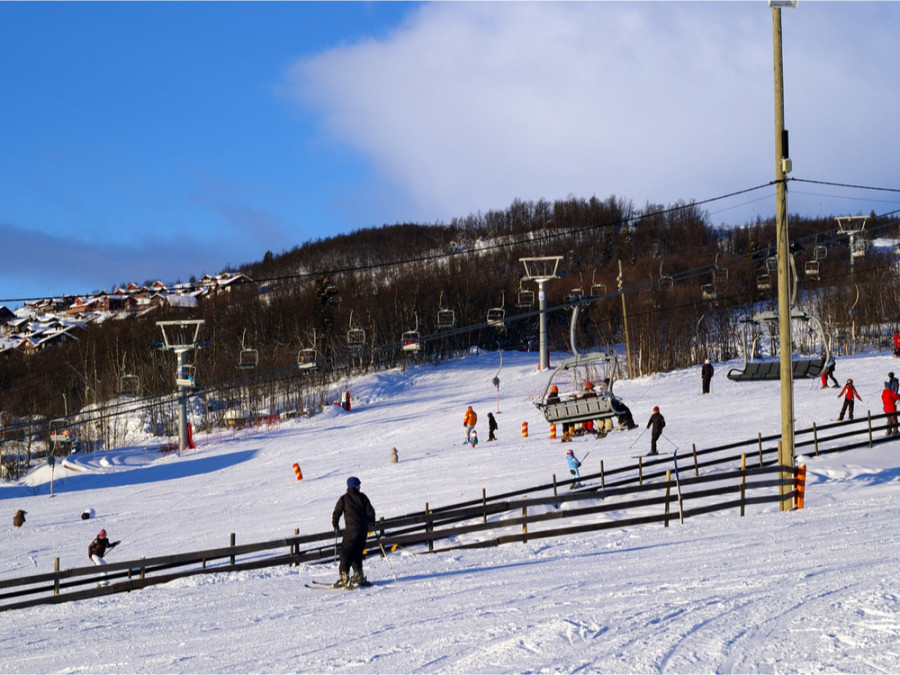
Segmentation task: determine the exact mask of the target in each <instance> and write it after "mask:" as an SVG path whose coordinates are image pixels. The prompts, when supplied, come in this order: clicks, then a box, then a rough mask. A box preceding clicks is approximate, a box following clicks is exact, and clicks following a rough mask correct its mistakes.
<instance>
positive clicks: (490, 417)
mask: <svg viewBox="0 0 900 675" xmlns="http://www.w3.org/2000/svg"><path fill="white" fill-rule="evenodd" d="M488 430H489V431H497V420H495V419H494V416H493V415H491V414H490V413H488Z"/></svg>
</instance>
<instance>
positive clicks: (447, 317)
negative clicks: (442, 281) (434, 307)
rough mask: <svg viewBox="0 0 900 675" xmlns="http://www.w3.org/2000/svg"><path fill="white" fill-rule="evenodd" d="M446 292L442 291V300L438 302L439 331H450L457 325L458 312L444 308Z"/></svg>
mask: <svg viewBox="0 0 900 675" xmlns="http://www.w3.org/2000/svg"><path fill="white" fill-rule="evenodd" d="M443 300H444V291H441V297H440V300H438V307H439V309H438V313H437V329H438V330H449V329H451V328H453V326H455V325H456V312H454V311H453V310H452V309H446V308H445V307H444V303H443Z"/></svg>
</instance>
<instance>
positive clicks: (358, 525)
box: [331, 476, 375, 588]
mask: <svg viewBox="0 0 900 675" xmlns="http://www.w3.org/2000/svg"><path fill="white" fill-rule="evenodd" d="M359 486H360V482H359V478H357V477H356V476H351V477H350V478H348V479H347V492H345V493H344V494H343V495H342V496H341V498H340V499H338V501H337V504H335V506H334V513H333V514H332V516H331V524H332V526H333V527H334V531H335V533H337V530H338V521H339V520H340V518H341V516H342V515H343V516H344V539H343V541H342V542H341V562H340V565H339V570H340V572H341V578H340V579H338V581H337V582H336V583H335V584H334V586H335V588H353V587H354V586H368V585H369V582H368V581H367V580H366V577H365V576H364V575H363V549H364V548H365V545H366V537H367V536H368V532H369V529H370V528H374V526H375V509H374V508H373V507H372V503H371V502H370V501H369V498H368V497H366V495H364V494H363V493H362V492H360V491H359ZM351 567H352V568H353V576H352V577H349V576H348V573H349V571H350V568H351Z"/></svg>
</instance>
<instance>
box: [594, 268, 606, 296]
mask: <svg viewBox="0 0 900 675" xmlns="http://www.w3.org/2000/svg"><path fill="white" fill-rule="evenodd" d="M596 274H597V270H594V272H593V274H591V295H592V296H593V297H595V298H596V297H597V296H598V295H606V284H603V283H599V282H597V281H595V280H594V276H595V275H596Z"/></svg>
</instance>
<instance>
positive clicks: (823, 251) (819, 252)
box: [813, 244, 828, 260]
mask: <svg viewBox="0 0 900 675" xmlns="http://www.w3.org/2000/svg"><path fill="white" fill-rule="evenodd" d="M826 257H828V247H827V246H826V245H825V244H816V245H815V246H814V247H813V258H814V259H815V260H825V258H826Z"/></svg>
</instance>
